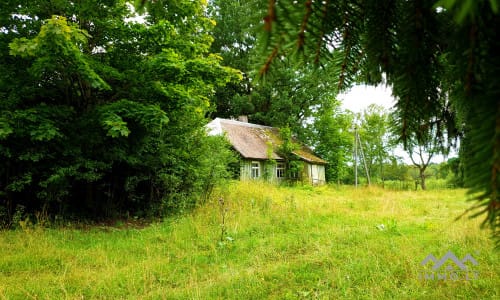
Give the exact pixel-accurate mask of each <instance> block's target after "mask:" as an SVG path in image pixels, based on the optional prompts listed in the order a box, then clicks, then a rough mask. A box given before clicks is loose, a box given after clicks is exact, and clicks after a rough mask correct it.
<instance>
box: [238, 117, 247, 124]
mask: <svg viewBox="0 0 500 300" xmlns="http://www.w3.org/2000/svg"><path fill="white" fill-rule="evenodd" d="M238 121H240V122H245V123H248V116H246V115H241V116H238Z"/></svg>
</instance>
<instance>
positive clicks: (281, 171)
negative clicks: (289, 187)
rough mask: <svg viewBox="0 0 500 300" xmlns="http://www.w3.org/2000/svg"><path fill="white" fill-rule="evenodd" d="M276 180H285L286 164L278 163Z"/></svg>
mask: <svg viewBox="0 0 500 300" xmlns="http://www.w3.org/2000/svg"><path fill="white" fill-rule="evenodd" d="M276 178H278V179H283V178H285V163H283V162H278V163H276Z"/></svg>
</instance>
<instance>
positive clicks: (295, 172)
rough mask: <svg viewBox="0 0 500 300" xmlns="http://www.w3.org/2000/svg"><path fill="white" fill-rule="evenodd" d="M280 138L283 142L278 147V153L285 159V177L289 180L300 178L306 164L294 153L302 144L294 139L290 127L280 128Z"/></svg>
mask: <svg viewBox="0 0 500 300" xmlns="http://www.w3.org/2000/svg"><path fill="white" fill-rule="evenodd" d="M280 139H281V141H283V143H282V144H281V145H279V147H278V149H276V153H278V155H279V156H280V157H281V158H283V160H284V163H285V179H286V180H287V181H288V182H294V181H297V180H300V179H301V178H300V172H301V171H302V169H303V167H304V166H303V163H302V161H301V160H300V158H299V157H298V156H297V155H296V154H295V153H294V151H296V150H298V149H300V145H299V144H297V143H295V142H294V141H293V138H292V131H291V129H290V128H289V127H283V128H280Z"/></svg>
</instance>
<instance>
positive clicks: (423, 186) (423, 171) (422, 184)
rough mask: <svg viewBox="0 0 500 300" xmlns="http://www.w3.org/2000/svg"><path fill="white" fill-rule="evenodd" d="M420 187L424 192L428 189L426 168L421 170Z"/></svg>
mask: <svg viewBox="0 0 500 300" xmlns="http://www.w3.org/2000/svg"><path fill="white" fill-rule="evenodd" d="M420 186H421V187H422V190H424V191H425V189H426V188H427V187H426V186H425V168H421V169H420Z"/></svg>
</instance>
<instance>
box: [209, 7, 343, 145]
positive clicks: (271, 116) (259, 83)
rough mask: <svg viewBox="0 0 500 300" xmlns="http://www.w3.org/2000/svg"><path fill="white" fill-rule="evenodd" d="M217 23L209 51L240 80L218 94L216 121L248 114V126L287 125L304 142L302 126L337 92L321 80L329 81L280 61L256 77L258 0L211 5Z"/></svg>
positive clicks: (301, 65)
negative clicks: (240, 76) (238, 73)
mask: <svg viewBox="0 0 500 300" xmlns="http://www.w3.org/2000/svg"><path fill="white" fill-rule="evenodd" d="M210 3H211V5H210V10H209V12H210V15H211V16H212V17H213V18H214V19H215V21H216V24H217V25H216V26H215V28H214V43H213V44H212V51H213V52H215V53H220V55H221V56H222V57H223V58H224V64H226V65H228V66H231V67H233V68H237V69H239V70H241V71H242V73H243V74H244V80H242V81H241V82H238V83H234V84H229V85H226V86H224V87H221V88H219V89H218V90H217V94H216V110H215V111H214V112H213V113H212V115H213V116H217V117H237V116H239V115H248V116H249V119H250V121H252V122H255V123H259V124H265V125H271V126H276V127H287V126H289V127H290V129H291V130H292V132H293V133H294V134H295V135H299V136H300V138H301V139H305V138H306V134H307V130H304V128H305V123H306V121H307V120H309V119H310V118H314V116H315V115H316V114H317V112H318V111H319V110H321V107H323V106H328V105H330V102H331V101H332V99H334V97H333V95H334V94H335V90H336V87H335V85H334V84H333V83H332V82H330V81H324V80H323V78H325V77H328V76H330V74H329V73H328V72H327V71H325V70H317V69H315V68H314V66H313V65H312V64H307V63H296V62H295V61H294V60H292V59H289V58H287V57H282V58H278V59H276V61H275V68H273V69H272V70H270V71H269V72H267V73H266V76H265V78H258V77H257V76H256V75H258V74H256V73H257V72H256V71H255V70H256V68H258V67H259V65H260V64H261V61H262V57H261V51H262V49H261V46H262V45H261V44H259V43H258V40H257V37H258V34H259V30H260V24H261V22H262V18H263V16H264V14H263V10H264V9H265V7H266V5H265V2H263V1H260V0H249V1H224V0H214V1H211V2H210Z"/></svg>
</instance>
